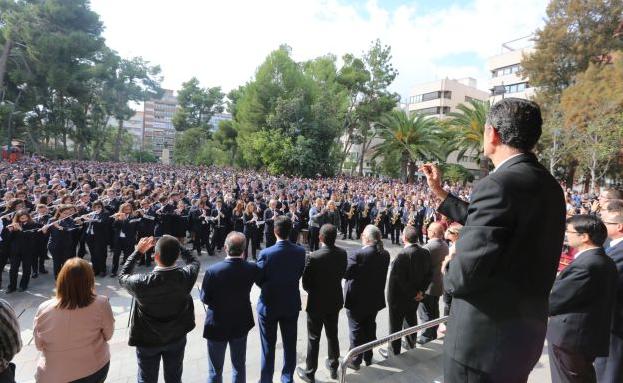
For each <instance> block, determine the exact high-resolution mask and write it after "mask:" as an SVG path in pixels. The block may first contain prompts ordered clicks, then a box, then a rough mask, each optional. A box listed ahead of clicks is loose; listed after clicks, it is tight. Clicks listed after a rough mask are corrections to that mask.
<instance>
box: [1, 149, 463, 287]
mask: <svg viewBox="0 0 623 383" xmlns="http://www.w3.org/2000/svg"><path fill="white" fill-rule="evenodd" d="M454 191H455V192H456V193H457V194H458V195H461V196H462V197H464V198H468V196H469V192H470V191H469V189H465V190H463V189H461V188H455V190H454ZM0 197H1V198H2V201H1V202H0V218H1V225H2V227H1V232H0V240H1V242H0V266H2V269H3V270H4V267H5V265H7V264H8V265H10V271H9V284H8V287H7V288H6V290H5V291H6V292H7V293H10V292H13V291H15V290H16V289H19V290H20V291H23V290H26V289H27V288H28V285H29V282H30V280H31V278H33V279H34V278H38V277H39V275H40V274H47V273H48V269H49V268H50V267H49V266H46V263H49V262H47V260H48V259H49V258H50V256H51V258H52V262H51V263H52V265H51V270H52V272H53V274H54V276H56V275H57V274H58V272H59V270H60V268H61V266H62V265H63V263H64V262H65V261H66V260H67V259H69V258H70V257H74V256H78V257H81V258H83V257H85V255H87V253H88V254H89V256H90V260H91V263H92V265H93V268H94V271H95V274H96V275H97V276H100V277H102V276H106V275H110V276H112V277H114V276H116V275H117V273H118V270H119V262H120V261H123V260H125V259H126V258H127V257H128V256H129V255H130V254H131V253H132V251H133V249H134V246H135V244H136V243H137V242H138V240H140V238H143V237H147V236H156V237H160V236H162V235H164V234H170V235H172V236H174V237H177V238H178V239H179V240H180V241H182V243H186V244H188V245H189V246H190V245H191V244H192V249H193V250H195V251H197V253H198V254H199V255H201V252H202V251H203V250H205V251H206V252H207V253H208V254H209V255H214V254H215V251H219V250H221V249H222V247H223V243H224V240H225V237H226V236H227V234H228V233H229V232H231V231H233V230H235V231H240V232H243V233H244V234H245V236H246V237H247V249H246V251H245V256H247V257H249V258H252V259H255V257H256V255H257V253H258V251H259V250H260V249H261V247H262V243H263V244H264V247H269V246H271V245H272V244H274V242H275V238H274V235H273V221H274V218H275V217H276V216H279V215H287V216H289V217H290V218H291V219H292V221H293V224H294V227H293V230H292V233H291V236H290V240H292V241H293V242H301V241H303V242H307V241H309V243H310V249H311V250H315V248H314V244H316V246H317V230H314V228H315V227H317V228H319V227H320V226H322V224H323V223H333V224H334V225H335V226H336V227H338V228H340V232H341V233H342V238H343V239H346V238H348V239H355V238H357V239H359V237H360V235H361V232H362V231H363V228H365V226H366V225H368V224H374V225H376V226H378V227H379V228H380V229H381V231H382V233H383V236H384V238H391V239H392V243H398V242H399V237H400V232H401V230H402V228H403V227H404V226H405V225H407V224H411V225H413V226H414V227H416V229H418V233H420V242H421V241H423V237H422V236H423V234H422V233H423V232H425V227H426V226H427V224H428V223H430V222H432V221H433V220H434V219H435V211H434V209H433V208H432V205H433V200H432V197H431V196H430V194H429V193H428V190H427V188H426V186H425V183H418V184H416V185H406V184H404V183H401V182H397V181H393V180H378V179H371V178H345V177H336V178H329V179H326V178H323V179H321V178H319V179H303V178H288V177H273V176H270V175H268V174H264V173H258V172H252V171H241V170H234V169H226V168H213V167H210V168H207V167H170V166H163V165H144V164H143V165H138V164H137V165H132V164H119V163H96V162H75V161H74V162H70V161H58V162H50V161H45V160H41V159H26V160H23V161H20V162H17V163H14V164H5V165H3V166H2V167H0ZM310 213H311V214H310ZM310 226H311V227H310ZM109 256H111V257H112V265H111V268H110V269H107V259H108V257H109ZM150 262H151V254H147V255H146V256H145V259H143V260H142V263H143V264H146V265H149V264H150ZM20 268H21V271H22V275H21V280H20V281H19V285H18V276H19V275H18V272H19V270H20ZM0 276H1V274H0ZM0 283H1V279H0Z"/></svg>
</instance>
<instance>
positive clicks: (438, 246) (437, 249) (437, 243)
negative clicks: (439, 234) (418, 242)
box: [424, 238, 450, 297]
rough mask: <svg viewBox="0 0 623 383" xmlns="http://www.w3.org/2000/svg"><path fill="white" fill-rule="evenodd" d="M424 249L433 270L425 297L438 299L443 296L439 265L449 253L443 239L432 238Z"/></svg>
mask: <svg viewBox="0 0 623 383" xmlns="http://www.w3.org/2000/svg"><path fill="white" fill-rule="evenodd" d="M424 248H425V249H426V250H428V251H429V252H430V259H431V266H432V268H433V280H432V281H431V283H430V286H428V290H426V295H431V296H433V297H440V296H441V295H442V294H443V278H442V275H441V264H442V262H443V260H444V258H445V257H446V255H448V253H449V252H450V250H449V249H448V244H447V243H446V241H444V240H443V239H437V238H433V239H431V240H430V241H428V243H427V244H426V245H424Z"/></svg>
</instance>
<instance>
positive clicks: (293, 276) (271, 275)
mask: <svg viewBox="0 0 623 383" xmlns="http://www.w3.org/2000/svg"><path fill="white" fill-rule="evenodd" d="M257 266H258V267H259V268H260V278H259V280H258V282H257V285H258V286H260V287H261V288H262V294H261V295H260V299H259V301H258V302H257V313H258V314H259V315H262V316H264V317H267V318H269V319H270V318H279V317H288V316H293V315H295V314H296V313H297V312H299V311H300V310H301V294H300V292H299V279H301V276H302V275H303V269H304V268H305V249H303V248H302V247H301V246H298V245H295V244H293V243H292V242H290V241H278V242H277V243H276V244H275V245H274V246H271V247H269V248H267V249H264V250H262V251H261V252H260V255H259V256H258V257H257Z"/></svg>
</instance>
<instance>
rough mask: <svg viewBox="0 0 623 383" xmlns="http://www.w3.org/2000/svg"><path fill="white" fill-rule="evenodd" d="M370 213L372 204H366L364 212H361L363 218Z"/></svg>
mask: <svg viewBox="0 0 623 383" xmlns="http://www.w3.org/2000/svg"><path fill="white" fill-rule="evenodd" d="M368 214H370V206H369V205H368V204H366V207H365V208H364V209H363V213H361V218H368Z"/></svg>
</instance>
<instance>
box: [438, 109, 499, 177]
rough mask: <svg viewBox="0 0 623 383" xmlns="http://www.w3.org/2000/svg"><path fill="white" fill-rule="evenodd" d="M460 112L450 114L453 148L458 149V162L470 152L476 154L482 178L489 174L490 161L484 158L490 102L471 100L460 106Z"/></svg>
mask: <svg viewBox="0 0 623 383" xmlns="http://www.w3.org/2000/svg"><path fill="white" fill-rule="evenodd" d="M457 109H458V111H456V112H452V113H450V114H449V115H448V116H449V119H448V121H447V124H448V126H449V127H450V129H452V132H453V135H454V139H453V143H452V144H453V147H455V148H457V149H458V151H459V153H458V156H457V158H458V160H459V161H460V160H461V159H462V158H464V157H465V154H466V153H468V152H471V153H475V154H476V157H477V162H478V163H479V164H480V172H481V176H482V177H484V176H486V175H487V174H488V173H489V160H488V159H487V157H485V156H484V152H483V148H484V141H483V140H484V130H485V123H486V121H487V115H488V114H489V109H490V104H489V101H480V100H475V99H471V100H469V101H468V102H467V103H463V104H459V105H458V106H457Z"/></svg>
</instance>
